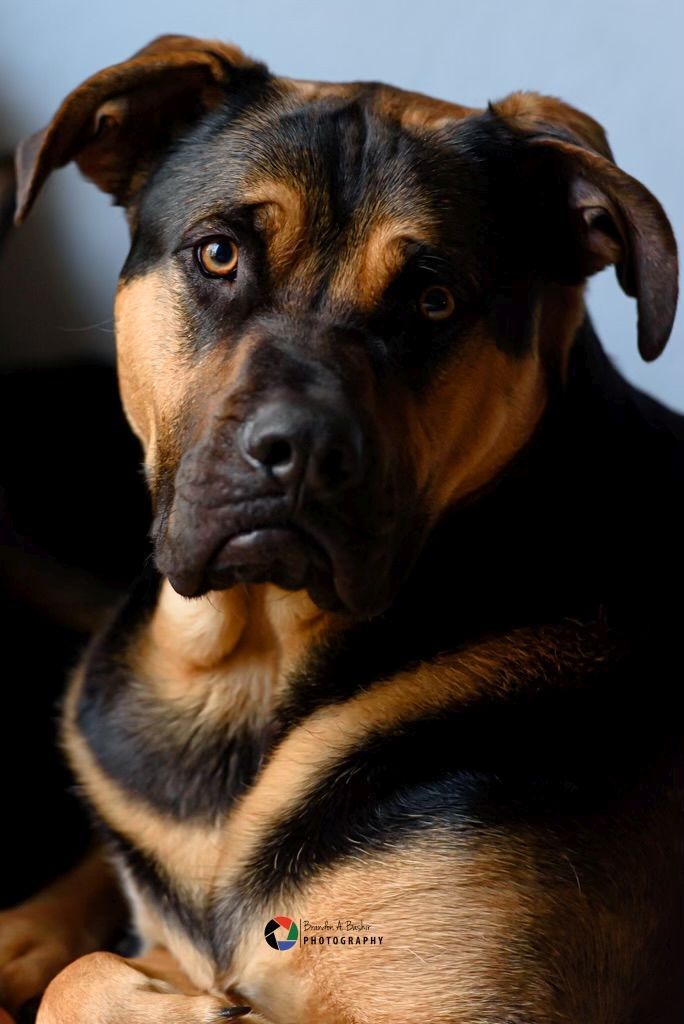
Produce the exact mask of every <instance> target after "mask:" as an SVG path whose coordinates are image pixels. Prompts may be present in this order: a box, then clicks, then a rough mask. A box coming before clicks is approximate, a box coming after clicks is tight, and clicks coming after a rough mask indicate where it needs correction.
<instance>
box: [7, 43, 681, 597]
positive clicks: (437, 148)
mask: <svg viewBox="0 0 684 1024" xmlns="http://www.w3.org/2000/svg"><path fill="white" fill-rule="evenodd" d="M70 160H75V161H76V162H77V163H78V164H79V166H80V168H81V170H82V171H83V172H84V173H85V174H86V175H87V176H88V177H90V178H92V179H93V180H94V181H95V182H96V184H98V185H99V186H100V187H101V188H103V189H104V190H105V191H107V192H109V193H111V194H112V195H113V196H114V198H115V200H116V201H117V202H118V203H120V204H122V205H124V206H125V208H126V212H127V217H128V220H129V224H130V227H131V233H132V245H131V250H130V254H129V256H128V259H127V261H126V264H125V266H124V269H123V272H122V276H121V282H120V286H119V290H118V296H117V302H116V324H117V340H118V358H119V372H120V381H121V390H122V395H123V401H124V404H125V407H126V411H127V414H128V417H129V419H130V422H131V424H132V426H133V429H134V430H135V432H136V433H137V435H138V436H139V438H140V439H141V441H142V443H143V445H144V448H145V463H146V469H147V473H148V478H149V483H150V487H151V490H152V494H153V498H154V502H155V508H156V519H155V527H154V537H155V543H156V556H157V560H158V564H159V566H160V568H161V570H162V571H163V572H164V573H165V574H166V575H168V577H169V578H170V580H171V582H172V584H173V586H174V587H175V588H176V589H177V590H178V591H179V592H180V593H181V594H185V595H188V596H193V595H199V594H201V593H203V592H205V591H207V590H210V589H219V588H223V587H228V586H231V585H232V584H234V583H235V582H238V581H246V582H263V581H272V582H274V583H276V584H279V585H280V586H282V587H286V588H289V589H300V588H305V589H307V590H308V591H309V593H310V595H311V597H312V598H313V599H314V601H315V602H316V603H317V604H318V605H319V606H321V607H323V608H343V609H346V610H347V611H349V612H351V613H352V614H354V615H369V614H373V613H375V612H377V611H379V610H381V609H382V608H384V607H385V606H386V605H387V604H388V602H389V601H390V600H391V598H392V595H393V593H394V592H395V590H396V588H397V586H398V585H399V583H400V581H401V579H402V578H403V576H404V575H405V574H406V572H407V571H408V569H409V567H410V566H411V564H412V563H413V561H414V560H415V558H416V556H417V554H418V552H419V551H420V548H421V545H422V544H423V543H424V540H425V538H426V536H427V534H428V532H429V531H430V529H431V528H432V527H433V525H434V524H435V523H436V522H437V520H438V519H439V518H440V517H441V516H442V515H443V513H444V512H445V510H446V509H447V508H449V507H451V506H452V505H454V503H456V502H458V501H460V500H463V499H464V498H467V497H468V496H471V495H473V494H474V493H476V492H477V491H479V490H480V489H482V488H483V487H485V486H486V485H487V484H488V483H489V482H490V481H491V480H492V479H493V478H494V477H496V475H497V474H498V473H499V472H500V471H501V470H502V469H503V467H505V466H506V464H507V463H509V462H510V461H511V459H512V458H513V457H514V456H515V454H516V453H517V452H518V451H519V450H520V449H521V448H522V447H523V446H524V445H525V443H526V442H527V440H528V439H529V438H530V436H531V435H532V433H533V431H534V429H535V426H536V425H537V423H538V421H539V419H540V417H541V415H542V412H543V410H544V408H545V405H546V402H547V398H548V394H549V389H550V388H551V387H552V386H553V382H554V380H558V379H561V378H562V375H563V368H564V365H565V361H566V358H567V354H568V351H569V348H570V346H571V344H572V340H573V336H574V334H575V332H576V329H577V327H578V325H579V323H580V322H581V320H582V317H583V315H584V314H583V299H582V284H583V282H584V280H585V278H586V277H587V275H589V274H592V273H594V272H595V271H597V270H600V269H601V268H603V267H605V266H606V265H608V264H614V265H615V266H616V268H617V273H618V278H619V280H620V283H621V285H622V287H623V288H624V290H625V291H626V292H627V294H629V295H632V296H635V297H636V299H637V302H638V312H639V348H640V351H641V354H642V355H643V357H644V358H645V359H654V358H655V357H656V356H657V355H658V354H659V353H660V352H661V351H662V349H663V347H664V345H665V343H666V341H667V338H668V335H669V332H670V329H671V325H672V320H673V316H674V310H675V303H676V288H677V285H676V249H675V243H674V238H673V235H672V231H671V228H670V225H669V223H668V221H667V218H666V217H665V214H664V213H663V211H662V209H661V207H660V205H659V204H658V202H657V201H656V200H655V199H654V197H653V196H652V195H651V194H650V193H649V192H648V191H647V190H646V189H645V188H644V187H643V186H642V185H640V184H639V183H638V182H637V181H635V180H634V179H633V178H630V177H629V176H628V175H627V174H625V173H624V172H623V171H621V170H620V169H618V167H616V165H615V164H614V163H613V162H612V159H611V153H610V150H609V148H608V144H607V142H606V138H605V135H604V133H603V131H602V129H601V128H600V126H599V125H598V124H596V122H594V121H593V120H592V119H591V118H589V117H587V116H586V115H585V114H582V113H580V112H579V111H577V110H575V109H573V108H572V107H569V106H567V105H566V104H564V103H562V102H560V101H559V100H555V99H549V98H545V97H541V96H538V95H536V94H525V93H518V94H514V95H512V96H510V97H508V98H507V99H505V100H503V101H502V102H500V103H496V104H494V105H490V106H489V107H488V108H487V109H486V110H474V109H469V108H466V107H461V106H457V105H454V104H451V103H445V102H441V101H438V100H433V99H429V98H427V97H424V96H420V95H417V94H414V93H409V92H404V91H402V90H400V89H394V88H390V87H388V86H384V85H378V84H346V85H330V84H322V83H316V82H302V81H294V80H290V79H286V78H277V77H274V76H272V75H270V74H269V72H268V71H267V70H266V69H265V68H264V67H263V66H262V65H261V64H257V63H255V62H253V61H251V60H249V59H248V58H247V57H245V56H244V54H242V53H241V52H240V51H239V50H237V49H236V48H234V47H232V46H226V45H223V44H219V43H211V42H204V41H200V40H196V39H190V38H186V37H179V36H168V37H162V38H161V39H158V40H156V41H155V42H154V43H152V44H151V45H150V46H148V47H146V48H145V49H144V50H142V51H141V52H140V53H138V54H137V55H136V56H135V57H133V58H132V59H131V60H129V61H126V62H125V63H123V64H120V65H117V66H115V67H113V68H108V69H106V70H105V71H102V72H100V73H99V74H97V75H95V76H94V77H93V78H91V79H89V80H88V81H87V82H86V83H84V84H83V85H82V86H80V87H79V88H78V89H77V90H76V91H75V92H73V93H72V94H71V95H70V96H69V97H67V99H66V100H65V101H64V103H63V104H62V106H61V108H60V110H59V111H58V113H57V114H56V116H55V118H54V119H53V121H52V122H51V124H50V125H49V126H48V128H47V129H46V130H45V131H44V132H42V133H40V134H39V135H37V136H34V137H33V138H32V139H30V140H28V141H27V142H26V143H24V144H23V146H22V147H20V150H19V153H18V160H17V166H18V180H19V191H18V213H17V217H18V219H19V220H20V219H21V218H22V217H23V216H25V214H26V212H27V210H28V208H29V207H30V205H31V203H32V202H33V199H34V197H35V195H36V193H37V191H38V190H39V188H40V186H41V184H42V182H43V180H44V179H45V177H46V176H47V174H48V173H49V172H50V170H51V169H53V168H54V167H56V166H61V165H63V164H65V163H67V162H68V161H70Z"/></svg>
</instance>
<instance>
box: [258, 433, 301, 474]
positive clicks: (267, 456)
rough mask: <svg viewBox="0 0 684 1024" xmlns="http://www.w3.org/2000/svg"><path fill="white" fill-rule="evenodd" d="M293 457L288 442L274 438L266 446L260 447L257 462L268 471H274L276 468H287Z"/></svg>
mask: <svg viewBox="0 0 684 1024" xmlns="http://www.w3.org/2000/svg"><path fill="white" fill-rule="evenodd" d="M293 455H294V453H293V451H292V445H291V444H290V442H289V441H285V440H284V439H283V438H276V439H275V440H272V441H270V442H269V443H268V444H267V445H262V451H261V453H260V454H259V461H260V462H261V463H262V465H264V466H268V467H269V468H270V469H276V468H277V467H278V466H287V465H288V464H289V463H290V462H292V459H293Z"/></svg>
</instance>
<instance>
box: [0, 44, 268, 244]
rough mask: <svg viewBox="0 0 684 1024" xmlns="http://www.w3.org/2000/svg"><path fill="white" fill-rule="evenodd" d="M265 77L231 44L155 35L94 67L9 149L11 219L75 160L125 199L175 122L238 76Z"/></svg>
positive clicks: (169, 138)
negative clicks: (37, 128) (45, 121)
mask: <svg viewBox="0 0 684 1024" xmlns="http://www.w3.org/2000/svg"><path fill="white" fill-rule="evenodd" d="M250 75H251V76H252V77H254V75H260V76H262V77H264V78H265V77H266V76H267V71H266V69H265V68H264V66H263V65H261V64H257V63H256V62H255V61H252V60H250V58H248V57H246V56H245V54H244V53H242V51H241V50H239V49H238V48H237V47H236V46H230V45H227V44H225V43H219V42H210V41H207V40H203V39H194V38H192V37H190V36H160V37H159V38H158V39H155V40H154V41H153V42H151V43H150V44H149V45H148V46H146V47H145V48H144V49H143V50H140V51H139V52H138V53H136V54H134V55H133V57H131V58H130V60H127V61H124V62H123V63H122V64H115V65H113V66H112V67H109V68H105V69H104V70H103V71H98V72H97V74H95V75H93V76H92V77H91V78H88V79H87V80H86V81H85V82H83V84H82V85H80V86H79V87H78V88H77V89H74V91H73V92H72V93H70V94H69V95H68V96H67V98H66V99H65V100H64V102H63V103H62V105H61V107H60V108H59V110H58V111H57V113H56V114H55V116H54V117H53V119H52V121H51V122H50V124H49V125H48V126H47V128H45V129H43V131H41V132H38V133H37V134H36V135H32V136H31V137H30V138H28V139H26V140H25V141H24V142H22V143H21V144H20V145H19V147H18V149H17V153H16V161H15V164H16V176H17V205H16V212H15V222H16V223H17V224H19V223H21V222H22V221H23V220H24V218H25V217H26V215H27V213H28V212H29V210H30V208H31V206H32V205H33V202H34V200H35V198H36V196H37V194H38V192H39V191H40V189H41V187H42V185H43V183H44V182H45V179H46V178H47V176H48V175H49V174H50V172H51V171H52V170H54V169H55V168H56V167H63V166H64V165H65V164H67V163H69V162H70V161H71V160H75V161H76V163H77V164H78V166H79V168H80V169H81V171H82V172H83V174H85V176H86V177H87V178H90V179H91V180H92V181H94V182H95V184H96V185H97V186H98V187H99V188H101V189H102V190H103V191H105V192H109V193H110V194H111V195H112V196H113V197H114V200H115V202H117V203H120V204H123V205H125V204H127V203H128V202H130V200H131V199H132V197H133V196H134V195H135V193H136V192H137V190H138V189H139V188H140V186H141V184H142V183H143V182H144V181H145V179H146V177H147V175H148V174H149V172H150V171H151V170H152V169H153V168H154V166H155V163H156V162H157V161H158V159H159V157H160V155H161V154H162V153H163V152H164V150H165V149H166V148H167V147H168V146H169V145H171V144H172V142H173V140H174V138H175V137H176V136H177V135H178V133H179V132H180V131H181V130H182V129H183V127H187V126H188V125H190V124H192V122H193V121H194V120H196V119H197V118H198V117H199V116H200V115H201V114H202V113H203V112H204V111H206V110H209V109H211V108H212V107H213V106H215V105H217V104H218V103H220V101H221V99H222V97H225V96H226V94H227V91H230V90H232V89H234V88H235V83H236V82H237V81H238V80H239V79H240V78H241V77H242V78H243V79H244V78H245V77H249V76H250Z"/></svg>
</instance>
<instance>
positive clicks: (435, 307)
mask: <svg viewBox="0 0 684 1024" xmlns="http://www.w3.org/2000/svg"><path fill="white" fill-rule="evenodd" d="M418 308H419V309H420V311H421V313H422V314H423V316H424V317H425V318H426V319H427V320H448V319H449V317H450V316H451V314H452V313H453V311H454V309H455V308H456V303H455V301H454V297H453V295H452V294H451V292H450V291H449V289H448V288H445V287H444V285H443V284H433V285H430V287H429V288H425V289H424V290H423V291H422V292H421V294H420V298H419V300H418Z"/></svg>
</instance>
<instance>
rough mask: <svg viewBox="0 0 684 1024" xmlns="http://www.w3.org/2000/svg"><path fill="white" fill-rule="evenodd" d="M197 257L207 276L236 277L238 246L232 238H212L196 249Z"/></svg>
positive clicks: (201, 268)
mask: <svg viewBox="0 0 684 1024" xmlns="http://www.w3.org/2000/svg"><path fill="white" fill-rule="evenodd" d="M195 259H196V260H197V262H198V264H199V267H200V270H201V271H202V273H203V274H206V275H207V277H224V278H226V277H227V278H230V279H231V280H232V279H234V277H235V274H236V272H237V265H238V247H237V245H236V244H235V242H234V241H233V239H232V238H226V237H225V236H222V237H221V238H210V239H208V240H207V241H205V242H200V244H199V245H198V246H197V248H196V249H195Z"/></svg>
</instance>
